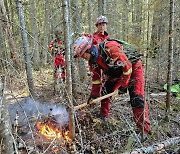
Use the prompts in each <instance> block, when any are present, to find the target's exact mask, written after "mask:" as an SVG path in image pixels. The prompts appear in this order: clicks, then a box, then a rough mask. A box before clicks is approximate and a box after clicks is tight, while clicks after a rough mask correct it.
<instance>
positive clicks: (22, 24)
mask: <svg viewBox="0 0 180 154" xmlns="http://www.w3.org/2000/svg"><path fill="white" fill-rule="evenodd" d="M16 2H17V9H18V16H19V22H20V27H21V36H22V40H23V47H24V55H25V66H26V74H27V82H28V87H29V92H30V95H31V96H32V97H34V96H35V94H34V82H33V76H32V65H31V58H30V50H29V43H28V37H27V31H26V26H25V20H24V13H23V8H22V2H21V0H16Z"/></svg>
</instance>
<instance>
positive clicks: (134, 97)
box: [74, 36, 150, 133]
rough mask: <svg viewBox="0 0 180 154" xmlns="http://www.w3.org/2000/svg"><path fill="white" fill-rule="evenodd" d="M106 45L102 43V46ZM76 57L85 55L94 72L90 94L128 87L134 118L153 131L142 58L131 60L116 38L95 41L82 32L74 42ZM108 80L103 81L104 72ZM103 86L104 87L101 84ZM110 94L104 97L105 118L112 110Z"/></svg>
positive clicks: (103, 117)
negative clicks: (146, 96) (145, 96)
mask: <svg viewBox="0 0 180 154" xmlns="http://www.w3.org/2000/svg"><path fill="white" fill-rule="evenodd" d="M102 46H103V47H102ZM74 52H75V55H74V58H80V57H81V58H84V59H85V60H87V61H88V62H89V66H90V71H91V72H92V74H93V75H92V89H91V94H90V98H93V99H94V98H97V97H99V96H100V95H101V94H102V95H106V94H108V93H111V92H113V91H115V90H116V89H120V90H122V89H125V88H128V90H129V94H130V101H131V106H132V110H133V119H134V121H135V123H136V125H137V127H138V128H139V130H140V131H143V130H144V132H146V133H149V132H150V120H149V115H148V104H147V103H145V101H144V74H143V66H142V62H141V60H140V59H137V60H136V61H134V62H131V61H130V60H129V59H128V56H127V55H126V54H125V53H124V51H123V47H122V45H121V44H119V43H118V42H117V41H105V42H104V43H103V45H102V43H101V44H97V45H93V38H91V37H87V36H81V37H80V38H78V39H77V40H76V41H75V43H74ZM101 71H103V74H105V76H106V80H105V83H104V85H102V73H101ZM102 87H103V88H102ZM110 104H111V98H107V99H104V100H102V101H101V109H100V116H101V119H103V120H105V119H107V118H108V117H109V114H110Z"/></svg>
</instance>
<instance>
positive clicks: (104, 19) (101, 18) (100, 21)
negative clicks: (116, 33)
mask: <svg viewBox="0 0 180 154" xmlns="http://www.w3.org/2000/svg"><path fill="white" fill-rule="evenodd" d="M100 23H106V24H107V23H108V19H107V18H106V17H105V16H102V15H101V16H99V17H98V18H97V20H96V26H97V25H98V24H100Z"/></svg>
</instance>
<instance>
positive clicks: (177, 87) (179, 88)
mask: <svg viewBox="0 0 180 154" xmlns="http://www.w3.org/2000/svg"><path fill="white" fill-rule="evenodd" d="M164 89H165V90H167V83H166V84H165V85H164ZM171 92H172V93H175V94H176V97H177V98H178V99H180V82H179V83H177V84H174V85H172V86H171Z"/></svg>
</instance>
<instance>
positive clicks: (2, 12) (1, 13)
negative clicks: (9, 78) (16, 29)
mask: <svg viewBox="0 0 180 154" xmlns="http://www.w3.org/2000/svg"><path fill="white" fill-rule="evenodd" d="M0 19H1V20H2V27H3V29H4V31H5V34H6V37H7V39H8V44H9V47H10V53H11V58H12V60H13V63H14V66H15V67H16V68H21V64H20V60H19V58H18V52H17V48H16V45H15V42H14V39H13V35H12V31H11V28H10V24H9V21H8V18H7V14H6V9H5V7H4V2H3V0H0Z"/></svg>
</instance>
